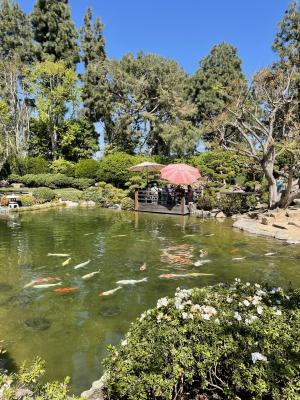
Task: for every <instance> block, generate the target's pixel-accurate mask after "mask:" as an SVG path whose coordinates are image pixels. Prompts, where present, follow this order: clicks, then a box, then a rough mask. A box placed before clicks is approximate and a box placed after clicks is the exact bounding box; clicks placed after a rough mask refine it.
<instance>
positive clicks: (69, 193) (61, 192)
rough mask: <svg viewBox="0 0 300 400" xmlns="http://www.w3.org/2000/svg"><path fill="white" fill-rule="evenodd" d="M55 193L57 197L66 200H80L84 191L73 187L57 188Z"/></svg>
mask: <svg viewBox="0 0 300 400" xmlns="http://www.w3.org/2000/svg"><path fill="white" fill-rule="evenodd" d="M55 194H56V197H57V198H59V199H61V200H64V201H79V200H80V199H81V196H82V191H81V190H78V189H72V188H66V189H56V190H55Z"/></svg>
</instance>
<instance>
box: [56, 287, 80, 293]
mask: <svg viewBox="0 0 300 400" xmlns="http://www.w3.org/2000/svg"><path fill="white" fill-rule="evenodd" d="M78 289H79V286H74V287H64V288H57V289H53V292H55V293H72V292H75V290H78Z"/></svg>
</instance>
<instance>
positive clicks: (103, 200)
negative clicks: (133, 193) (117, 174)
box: [82, 184, 127, 207]
mask: <svg viewBox="0 0 300 400" xmlns="http://www.w3.org/2000/svg"><path fill="white" fill-rule="evenodd" d="M126 196H127V192H126V191H125V190H122V189H117V188H115V187H114V186H112V185H110V184H106V185H105V186H102V187H97V188H90V189H87V190H85V191H84V192H83V194H82V199H83V200H92V201H94V202H95V203H96V204H98V205H100V206H101V207H110V206H113V205H115V204H121V202H122V200H123V199H124V198H126Z"/></svg>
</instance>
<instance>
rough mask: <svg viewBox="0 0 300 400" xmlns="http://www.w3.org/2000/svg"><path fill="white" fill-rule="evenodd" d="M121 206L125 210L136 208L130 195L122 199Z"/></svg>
mask: <svg viewBox="0 0 300 400" xmlns="http://www.w3.org/2000/svg"><path fill="white" fill-rule="evenodd" d="M121 208H122V210H125V211H131V210H133V208H134V201H133V199H131V198H130V197H124V199H122V200H121Z"/></svg>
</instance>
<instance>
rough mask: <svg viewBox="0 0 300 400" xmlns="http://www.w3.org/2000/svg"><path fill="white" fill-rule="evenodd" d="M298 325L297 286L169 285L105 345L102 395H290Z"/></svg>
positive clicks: (140, 398)
mask: <svg viewBox="0 0 300 400" xmlns="http://www.w3.org/2000/svg"><path fill="white" fill-rule="evenodd" d="M299 324H300V292H299V290H292V289H290V290H287V291H284V290H282V289H281V288H272V287H267V286H263V287H261V286H260V285H258V284H255V285H253V284H250V283H246V284H243V283H241V282H240V280H236V282H235V283H233V284H231V285H224V284H220V285H216V286H213V287H207V288H201V289H193V290H192V289H191V290H184V289H183V290H180V289H177V291H176V293H175V298H167V297H166V298H163V299H160V300H158V302H157V307H156V308H154V309H152V310H149V311H147V312H145V313H144V314H142V315H141V317H140V318H139V319H137V321H136V322H135V323H134V324H133V325H132V326H131V328H130V330H129V332H128V334H127V335H126V338H125V340H123V341H122V343H121V346H119V347H118V348H115V347H113V346H111V347H110V348H109V349H108V350H109V356H108V358H107V359H106V360H105V363H104V365H105V368H106V372H107V382H106V386H107V391H108V397H109V399H111V400H116V399H123V400H147V399H150V398H151V399H157V400H158V399H159V400H172V399H174V398H181V399H183V398H189V399H191V398H193V399H194V398H198V397H199V398H202V397H203V398H206V399H216V400H217V399H220V400H221V399H228V400H229V399H261V400H267V399H274V400H279V399H280V400H298V399H299V396H300V385H299V382H300V371H299V361H300V359H299V339H298V333H299ZM178 393H179V397H178V396H177V394H178Z"/></svg>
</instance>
